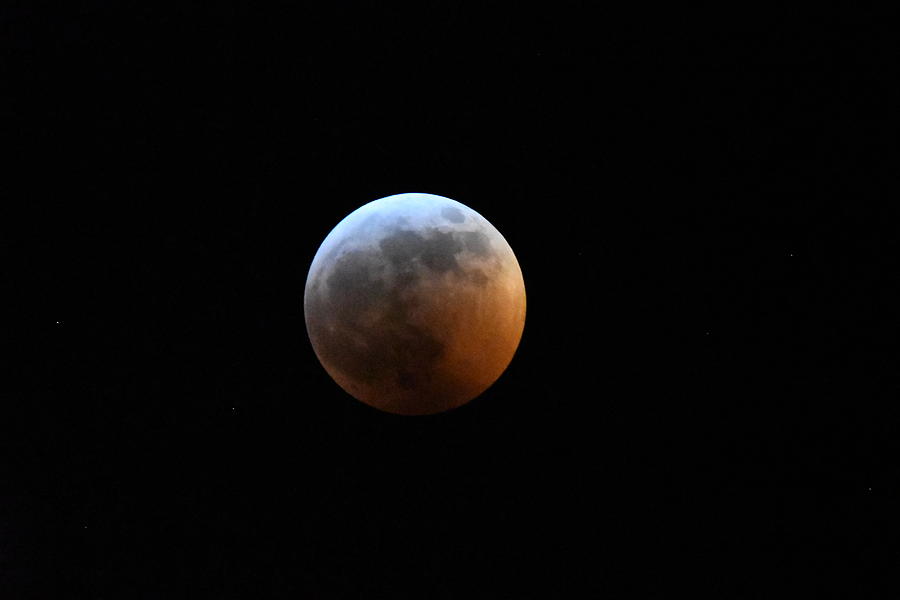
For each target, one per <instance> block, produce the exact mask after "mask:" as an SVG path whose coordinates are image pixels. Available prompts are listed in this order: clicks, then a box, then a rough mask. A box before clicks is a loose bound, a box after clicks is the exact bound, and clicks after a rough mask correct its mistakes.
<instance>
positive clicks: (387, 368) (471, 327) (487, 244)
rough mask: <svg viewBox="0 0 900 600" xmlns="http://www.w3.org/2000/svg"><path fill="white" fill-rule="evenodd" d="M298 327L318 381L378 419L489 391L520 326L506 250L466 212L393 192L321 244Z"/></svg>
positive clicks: (517, 284) (514, 270) (520, 286)
mask: <svg viewBox="0 0 900 600" xmlns="http://www.w3.org/2000/svg"><path fill="white" fill-rule="evenodd" d="M304 314H305V318H306V328H307V332H308V333H309V339H310V341H311V342H312V346H313V349H314V350H315V352H316V355H317V356H318V358H319V361H320V362H321V363H322V366H323V367H324V368H325V370H326V371H327V372H328V374H329V375H330V376H331V377H332V378H333V379H334V380H335V381H336V382H337V383H338V385H340V386H341V387H342V388H343V389H344V390H346V391H347V392H348V393H349V394H351V395H352V396H354V397H355V398H357V399H358V400H361V401H362V402H365V403H366V404H369V405H371V406H373V407H375V408H378V409H380V410H383V411H387V412H391V413H398V414H406V415H422V414H432V413H438V412H442V411H445V410H449V409H452V408H455V407H458V406H461V405H463V404H465V403H467V402H469V401H470V400H472V399H473V398H475V397H476V396H478V395H479V394H481V393H482V392H483V391H484V390H486V389H487V388H488V387H490V386H491V384H493V383H494V382H495V381H496V380H497V378H498V377H500V375H501V374H502V373H503V371H504V370H506V367H507V366H508V365H509V363H510V361H511V360H512V358H513V355H514V354H515V351H516V348H517V347H518V345H519V340H520V339H521V337H522V330H523V328H524V325H525V284H524V281H523V280H522V271H521V269H520V268H519V263H518V261H517V260H516V257H515V255H514V254H513V251H512V249H511V248H510V247H509V244H508V243H507V242H506V240H505V239H504V238H503V236H502V235H501V234H500V232H499V231H497V230H496V229H495V228H494V227H493V225H491V224H490V223H489V222H488V221H487V220H486V219H485V218H484V217H482V216H481V215H479V214H478V213H477V212H475V211H474V210H472V209H471V208H469V207H467V206H465V205H463V204H460V203H459V202H456V201H454V200H451V199H449V198H444V197H443V196H435V195H433V194H397V195H395V196H388V197H386V198H381V199H380V200H375V201H374V202H370V203H369V204H366V205H364V206H362V207H361V208H359V209H357V210H356V211H354V212H352V213H351V214H350V215H348V216H347V217H346V218H345V219H344V220H343V221H341V222H340V223H338V225H337V226H336V227H335V228H334V229H333V230H332V231H331V233H329V234H328V236H327V237H326V238H325V240H324V241H323V242H322V245H321V246H320V248H319V250H318V252H317V253H316V256H315V258H314V259H313V262H312V265H311V266H310V269H309V275H308V277H307V280H306V290H305V294H304Z"/></svg>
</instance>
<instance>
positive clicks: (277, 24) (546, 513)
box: [0, 0, 900, 599]
mask: <svg viewBox="0 0 900 600" xmlns="http://www.w3.org/2000/svg"><path fill="white" fill-rule="evenodd" d="M165 4H166V3H161V4H158V3H134V2H124V3H123V2H119V3H99V2H95V3H80V4H79V5H77V6H74V5H67V6H65V7H62V8H54V9H51V8H50V7H42V5H40V4H36V3H30V2H29V3H10V4H5V5H4V7H3V8H2V9H0V25H2V28H3V32H4V33H3V36H2V39H3V42H2V49H3V56H2V59H0V68H2V78H3V80H4V82H5V89H6V91H5V92H4V93H3V99H2V100H0V108H2V112H0V114H2V132H0V133H2V138H3V140H4V145H5V146H6V147H7V149H9V150H11V151H12V152H11V154H12V158H11V159H9V160H8V161H7V162H6V163H5V166H6V175H5V176H4V179H5V181H6V185H4V186H3V197H4V200H3V208H2V211H3V213H4V216H3V225H4V229H8V233H6V234H4V236H3V239H2V243H3V248H4V251H5V252H4V254H5V256H6V258H7V260H5V261H4V263H5V268H4V277H3V288H2V289H3V290H4V292H3V295H4V297H5V299H6V300H7V301H9V304H8V306H9V308H8V309H7V312H6V319H5V320H4V321H5V329H6V333H5V334H4V336H3V338H4V341H5V342H6V343H7V344H8V348H7V349H8V350H9V351H10V353H9V355H8V356H9V357H10V358H8V359H7V360H6V361H5V363H4V371H5V375H4V379H3V382H2V388H0V393H2V398H3V403H2V406H0V410H2V415H0V424H2V428H3V430H2V432H0V433H2V436H0V449H2V457H3V458H2V459H0V596H2V597H3V598H10V599H17V598H48V597H59V598H62V597H65V598H73V599H76V598H92V599H94V598H126V597H127V598H167V599H176V598H188V597H190V598H198V597H199V598H206V597H210V598H212V597H215V598H287V597H315V598H319V597H321V598H327V597H346V598H374V597H384V598H390V597H407V596H410V597H416V598H473V597H474V598H482V597H485V598H505V597H515V598H519V597H527V596H528V595H530V593H533V594H535V595H539V596H540V597H563V598H566V597H577V596H578V595H580V594H582V593H583V592H582V591H581V590H584V589H585V588H590V589H592V590H594V591H596V592H599V593H605V594H608V595H610V596H615V597H632V596H634V597H657V596H660V597H662V596H665V597H670V596H672V595H674V594H675V593H676V592H678V591H684V590H688V591H692V592H694V593H703V594H705V593H712V594H718V595H720V597H733V598H742V597H761V596H759V594H763V596H762V597H772V595H771V594H777V593H778V592H780V591H784V590H790V591H792V592H799V593H803V594H804V595H808V596H811V597H812V596H816V595H818V594H820V593H823V592H826V591H829V590H833V589H834V588H835V587H836V586H838V585H841V586H849V589H851V590H852V591H854V592H855V597H865V596H866V595H867V594H876V593H880V592H883V591H884V590H886V589H887V587H888V586H889V585H896V577H892V576H891V575H892V574H893V575H896V573H897V567H898V561H900V542H898V539H897V537H896V534H897V531H898V528H897V526H898V517H897V512H896V510H895V507H896V505H897V501H898V499H900V498H898V492H900V485H898V477H900V471H898V467H897V456H898V452H900V443H898V439H900V438H898V433H900V431H898V423H900V409H898V405H897V392H898V389H900V380H898V361H897V359H898V339H900V338H898V334H900V321H898V318H897V311H898V306H900V297H898V296H900V295H898V286H897V276H898V272H900V271H898V267H900V264H898V262H900V252H898V250H900V248H898V241H897V240H898V236H897V218H898V212H900V211H898V209H897V208H896V193H895V191H896V185H895V183H896V177H897V168H896V153H897V142H896V140H897V137H896V134H897V131H896V128H895V118H894V117H893V115H892V112H893V111H894V110H895V107H896V104H897V103H896V100H897V98H896V95H895V94H894V90H893V82H892V79H894V78H895V75H896V65H895V64H893V63H892V62H890V57H891V56H892V55H891V54H890V48H889V47H888V46H889V44H888V42H887V40H889V39H890V36H888V35H885V33H886V32H882V31H879V30H877V29H876V28H871V27H866V28H862V27H861V24H860V23H857V22H856V19H848V23H846V25H845V30H842V31H841V32H840V33H831V32H830V31H831V30H829V29H828V28H826V27H822V28H821V29H820V30H816V28H815V27H813V26H810V25H809V23H808V22H807V26H806V27H804V28H803V29H800V28H799V27H795V26H793V25H790V24H788V23H786V22H785V21H784V20H783V18H784V15H780V16H779V18H778V19H776V18H774V17H771V16H768V15H767V16H765V17H762V16H756V17H751V16H749V15H740V16H735V15H725V14H704V16H703V18H702V19H701V18H700V17H699V16H698V15H690V14H684V13H680V12H677V11H672V13H671V14H653V15H650V14H634V13H631V14H625V13H624V12H614V11H610V10H608V11H606V12H605V13H602V14H601V13H598V12H596V10H591V9H589V8H588V7H584V6H581V7H573V8H571V9H570V8H563V7H562V6H561V5H558V4H556V3H548V4H547V5H546V6H544V7H542V8H536V9H532V8H524V7H522V6H519V5H508V6H506V7H505V8H495V9H490V10H488V9H485V8H484V7H482V6H480V5H476V4H473V3H463V2H450V1H440V0H432V1H429V2H422V3H419V4H418V5H417V6H416V7H414V8H410V7H406V8H403V9H401V8H399V7H394V8H385V7H383V6H381V5H380V4H379V5H378V6H377V7H376V6H375V5H372V6H368V7H359V6H355V5H350V4H346V3H337V2H335V3H324V4H326V5H328V6H320V7H316V8H310V7H304V6H303V3H300V5H297V4H295V3H272V4H270V5H267V6H263V5H253V6H236V5H234V4H231V3H217V4H216V5H215V6H212V7H208V6H202V5H201V4H199V3H186V2H181V3H177V6H166V5H165ZM331 5H335V6H331ZM637 12H638V11H635V13H637ZM871 20H872V21H873V22H877V19H871ZM851 30H852V33H851ZM408 191H423V192H430V193H436V194H441V195H444V196H448V197H451V198H454V199H456V200H459V201H460V202H463V203H464V204H467V205H469V206H471V207H472V208H474V209H475V210H477V211H479V212H480V213H481V214H482V215H483V216H485V217H486V218H487V219H489V220H490V221H491V222H492V223H493V224H494V225H495V226H496V227H497V228H498V229H499V230H500V231H501V232H502V233H503V235H504V236H505V237H506V239H507V240H508V241H509V243H510V245H511V246H512V247H513V249H514V250H515V252H516V254H517V256H518V257H519V261H520V264H521V266H522V269H523V272H524V276H525V283H526V288H527V291H528V318H527V322H526V328H525V334H524V337H523V340H522V344H521V346H520V349H519V352H518V354H517V356H516V358H515V360H514V361H513V363H512V365H511V366H510V368H509V370H508V371H507V372H506V374H505V375H504V376H503V377H502V379H501V380H500V381H499V382H498V383H497V384H496V385H495V386H494V387H493V388H491V389H490V390H489V391H488V392H487V393H485V394H484V395H483V396H482V397H481V398H479V399H477V400H476V401H474V402H472V403H471V404H470V405H468V406H466V407H464V408H462V409H459V410H457V411H453V412H451V413H448V414H445V415H439V416H433V417H426V418H403V417H397V416H393V415H387V414H382V413H378V412H376V411H375V410H373V409H371V408H369V407H367V406H365V405H362V404H360V403H358V402H356V401H355V400H353V399H352V398H350V397H348V396H347V395H345V394H344V393H343V392H342V391H341V390H340V389H339V388H338V387H337V386H336V385H334V383H333V382H332V381H331V380H330V379H329V378H328V376H327V374H326V373H325V371H324V370H323V369H322V368H321V367H320V366H319V364H318V363H317V361H316V359H315V356H314V354H313V352H312V349H311V347H310V345H309V343H308V341H307V338H306V333H305V329H304V324H303V314H302V292H303V286H304V283H305V277H306V273H307V268H308V266H309V263H310V261H311V260H312V257H313V255H314V253H315V251H316V249H317V247H318V245H319V243H320V242H321V240H322V239H323V238H324V236H325V235H326V234H327V233H328V231H330V229H331V228H332V227H333V226H334V225H335V224H336V223H337V222H338V221H339V220H340V219H341V218H343V217H344V216H345V215H346V214H348V213H349V212H350V211H352V210H353V209H355V208H357V207H358V206H360V205H362V204H364V203H366V202H368V201H371V200H374V199H376V198H380V197H383V196H387V195H390V194H395V193H401V192H408ZM773 590H774V591H773Z"/></svg>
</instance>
